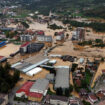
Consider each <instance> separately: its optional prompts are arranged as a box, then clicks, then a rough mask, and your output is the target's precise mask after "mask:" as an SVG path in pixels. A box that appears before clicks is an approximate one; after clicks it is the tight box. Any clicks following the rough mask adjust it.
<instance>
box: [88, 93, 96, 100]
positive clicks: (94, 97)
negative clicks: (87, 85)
mask: <svg viewBox="0 0 105 105" xmlns="http://www.w3.org/2000/svg"><path fill="white" fill-rule="evenodd" d="M89 97H90V98H91V99H92V100H97V97H96V96H95V95H94V94H91V95H89Z"/></svg>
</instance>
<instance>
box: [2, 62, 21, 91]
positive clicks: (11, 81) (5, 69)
mask: <svg viewBox="0 0 105 105" xmlns="http://www.w3.org/2000/svg"><path fill="white" fill-rule="evenodd" d="M10 70H11V65H10V64H9V63H8V62H6V64H5V65H2V64H0V93H8V92H9V91H10V90H11V89H12V88H13V87H14V86H15V84H16V83H17V81H18V80H19V78H20V72H19V71H14V74H13V75H11V74H10Z"/></svg>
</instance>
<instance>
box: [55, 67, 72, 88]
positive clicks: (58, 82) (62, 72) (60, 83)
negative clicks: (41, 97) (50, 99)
mask: <svg viewBox="0 0 105 105" xmlns="http://www.w3.org/2000/svg"><path fill="white" fill-rule="evenodd" d="M69 74H70V73H69V68H58V69H57V73H56V78H55V88H60V87H61V88H69Z"/></svg>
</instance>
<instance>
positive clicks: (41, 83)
mask: <svg viewBox="0 0 105 105" xmlns="http://www.w3.org/2000/svg"><path fill="white" fill-rule="evenodd" d="M48 84H49V81H48V80H47V79H37V80H36V82H35V84H33V86H32V87H31V88H30V92H36V91H45V90H46V89H47V87H48Z"/></svg>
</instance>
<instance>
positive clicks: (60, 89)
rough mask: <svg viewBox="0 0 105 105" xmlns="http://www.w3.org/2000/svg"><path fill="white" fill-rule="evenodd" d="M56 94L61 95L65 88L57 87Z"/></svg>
mask: <svg viewBox="0 0 105 105" xmlns="http://www.w3.org/2000/svg"><path fill="white" fill-rule="evenodd" d="M56 95H59V96H62V95H63V90H62V88H61V87H60V88H57V89H56Z"/></svg>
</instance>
